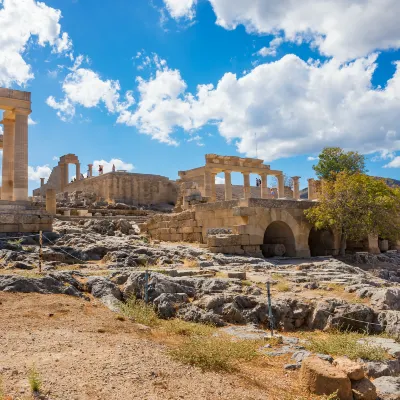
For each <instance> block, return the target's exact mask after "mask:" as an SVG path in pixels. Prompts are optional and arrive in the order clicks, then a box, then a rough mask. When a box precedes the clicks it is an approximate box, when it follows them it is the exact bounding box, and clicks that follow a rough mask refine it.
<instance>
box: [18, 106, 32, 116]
mask: <svg viewBox="0 0 400 400" xmlns="http://www.w3.org/2000/svg"><path fill="white" fill-rule="evenodd" d="M14 113H15V115H26V116H28V115H30V114H31V113H32V110H29V109H27V108H15V109H14Z"/></svg>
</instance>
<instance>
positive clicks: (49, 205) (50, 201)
mask: <svg viewBox="0 0 400 400" xmlns="http://www.w3.org/2000/svg"><path fill="white" fill-rule="evenodd" d="M56 210H57V202H56V191H55V189H47V191H46V211H47V212H48V213H49V214H51V215H56V212H57V211H56Z"/></svg>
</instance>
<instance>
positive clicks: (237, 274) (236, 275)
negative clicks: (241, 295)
mask: <svg viewBox="0 0 400 400" xmlns="http://www.w3.org/2000/svg"><path fill="white" fill-rule="evenodd" d="M242 250H243V249H242ZM228 278H233V279H241V280H243V281H244V280H246V271H228Z"/></svg>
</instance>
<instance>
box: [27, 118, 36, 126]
mask: <svg viewBox="0 0 400 400" xmlns="http://www.w3.org/2000/svg"><path fill="white" fill-rule="evenodd" d="M28 125H37V122H36V121H34V120H33V119H32V118H31V117H30V116H29V118H28Z"/></svg>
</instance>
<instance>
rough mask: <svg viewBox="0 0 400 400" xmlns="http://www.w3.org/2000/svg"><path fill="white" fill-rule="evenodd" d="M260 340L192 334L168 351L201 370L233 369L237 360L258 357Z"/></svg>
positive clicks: (248, 359)
mask: <svg viewBox="0 0 400 400" xmlns="http://www.w3.org/2000/svg"><path fill="white" fill-rule="evenodd" d="M260 345H261V342H260V341H251V340H240V341H232V339H231V338H230V337H225V336H218V337H201V336H197V335H196V336H193V337H191V338H189V339H187V340H185V341H184V342H183V343H182V344H181V345H180V346H179V347H176V348H173V349H171V350H170V351H169V353H170V354H171V356H172V357H173V358H174V359H176V360H178V361H180V362H182V363H185V364H189V365H195V366H197V367H199V368H201V370H203V371H234V370H235V369H236V367H237V363H238V362H239V361H250V360H252V359H254V358H255V357H259V354H258V353H257V349H258V348H259V347H260Z"/></svg>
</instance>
